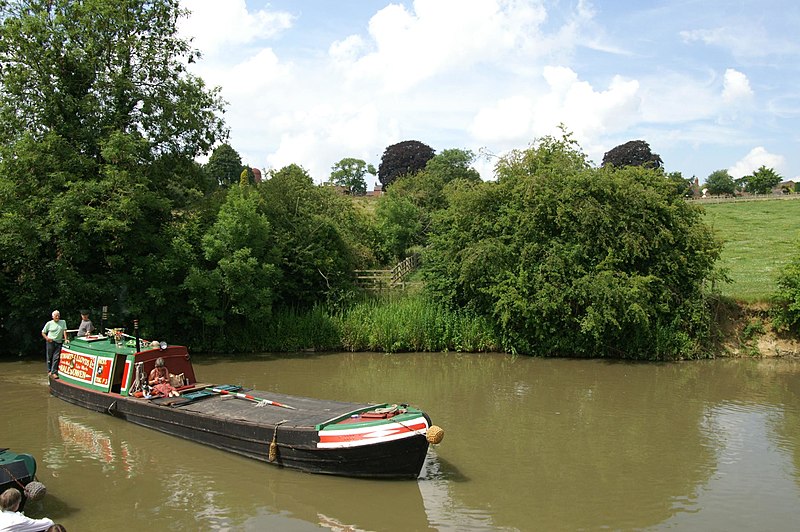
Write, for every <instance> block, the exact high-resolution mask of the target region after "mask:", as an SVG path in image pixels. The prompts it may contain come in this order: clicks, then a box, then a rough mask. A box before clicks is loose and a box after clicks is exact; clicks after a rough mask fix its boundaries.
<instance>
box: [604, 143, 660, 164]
mask: <svg viewBox="0 0 800 532" xmlns="http://www.w3.org/2000/svg"><path fill="white" fill-rule="evenodd" d="M603 166H615V167H617V168H622V167H623V166H644V167H646V168H663V166H664V162H663V161H662V160H661V156H660V155H658V154H657V153H653V152H652V151H651V150H650V145H649V144H648V143H647V142H645V141H643V140H631V141H628V142H626V143H625V144H620V145H619V146H617V147H615V148H613V149H611V150H609V151H607V152H606V153H605V154H604V155H603Z"/></svg>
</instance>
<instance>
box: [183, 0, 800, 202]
mask: <svg viewBox="0 0 800 532" xmlns="http://www.w3.org/2000/svg"><path fill="white" fill-rule="evenodd" d="M181 4H182V7H184V8H186V9H188V10H189V11H191V15H190V16H189V17H187V18H186V19H184V20H182V21H181V25H180V32H181V35H182V36H184V37H187V38H191V39H192V44H193V46H194V47H196V48H197V49H198V50H200V52H201V53H202V58H201V59H200V60H199V61H197V62H195V63H193V64H191V65H190V67H191V69H192V73H193V74H195V75H198V76H200V77H202V78H203V79H204V80H205V82H206V84H207V85H208V86H210V87H216V86H218V87H220V88H221V94H222V97H223V99H224V100H225V101H226V102H227V107H226V113H225V115H224V116H225V121H226V123H227V125H228V127H229V128H230V139H229V143H230V144H231V146H232V147H233V148H234V149H235V150H236V151H237V152H238V153H239V154H240V155H241V156H242V161H243V162H244V163H245V164H249V165H250V166H253V167H256V168H260V169H262V170H269V169H279V168H282V167H284V166H286V165H288V164H292V163H294V164H298V165H300V166H302V167H303V168H305V169H306V170H307V171H308V172H309V173H310V174H311V176H312V177H313V178H314V180H315V181H316V182H318V183H321V182H323V181H326V180H327V179H328V177H329V175H330V171H331V167H332V166H333V165H334V164H335V163H336V162H338V161H340V160H341V159H343V158H346V157H354V158H357V159H363V160H364V161H366V162H367V163H370V164H373V165H374V166H375V167H376V168H377V167H378V165H379V164H380V159H381V156H382V154H383V151H384V150H385V148H386V147H387V146H390V145H392V144H395V143H397V142H401V141H404V140H417V141H420V142H423V143H425V144H427V145H429V146H430V147H431V148H433V149H434V150H435V151H436V152H437V153H439V152H441V151H442V150H446V149H451V148H459V149H465V150H471V151H472V152H473V153H475V154H476V156H477V159H476V162H475V167H476V168H477V169H478V170H479V171H480V173H481V176H482V177H483V178H484V179H487V180H488V179H493V178H494V173H493V168H494V165H495V163H496V162H497V159H498V157H501V156H502V155H503V154H505V153H507V152H508V151H509V150H511V149H526V148H528V147H529V146H530V145H531V144H532V143H534V142H535V141H536V140H537V139H540V138H542V137H543V136H546V135H560V132H559V129H558V127H559V124H564V125H565V126H566V128H567V130H568V131H570V132H571V133H572V134H573V137H574V138H575V139H576V140H577V141H578V142H579V144H580V146H581V148H582V149H583V151H584V152H585V153H586V154H587V155H588V156H589V158H590V159H591V160H592V161H593V163H594V164H595V165H600V163H601V162H602V160H603V154H604V153H605V152H607V151H609V150H610V149H612V148H614V147H615V146H618V145H620V144H623V143H625V142H627V141H629V140H644V141H646V142H647V143H649V145H650V148H651V150H652V151H653V152H654V153H657V154H659V155H660V156H661V158H662V160H663V161H664V167H665V169H666V170H667V171H668V172H676V171H678V172H681V173H682V174H683V176H684V177H692V176H696V177H697V178H698V179H699V180H700V182H701V183H702V182H703V181H704V180H705V179H706V178H707V177H708V175H709V174H710V173H711V172H713V171H715V170H721V169H727V170H728V172H729V173H730V174H731V176H732V177H734V178H738V177H742V176H744V175H748V174H750V173H752V172H753V170H755V169H757V168H759V167H760V166H762V165H764V166H767V167H769V168H773V169H775V170H776V171H777V172H778V173H780V174H781V175H782V176H783V177H784V178H785V179H795V180H797V181H800V149H798V148H800V128H798V119H800V37H798V35H799V34H798V28H800V2H797V0H786V1H783V0H782V1H777V0H775V1H773V0H752V1H749V0H738V1H737V0H685V1H649V2H634V1H628V0H604V1H602V2H601V1H597V2H591V1H589V0H577V1H568V0H408V1H394V2H389V1H386V0H380V1H379V0H275V1H272V2H267V1H264V0H225V1H224V2H221V1H219V0H181ZM370 178H371V176H370ZM374 183H375V179H368V184H369V186H370V187H371V186H372V185H373V184H374Z"/></svg>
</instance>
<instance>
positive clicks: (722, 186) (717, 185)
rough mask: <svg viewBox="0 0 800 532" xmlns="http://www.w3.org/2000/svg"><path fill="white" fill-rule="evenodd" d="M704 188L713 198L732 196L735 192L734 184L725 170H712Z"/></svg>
mask: <svg viewBox="0 0 800 532" xmlns="http://www.w3.org/2000/svg"><path fill="white" fill-rule="evenodd" d="M705 188H707V189H708V193H709V194H712V195H714V196H719V195H722V194H730V195H732V194H733V193H734V192H735V191H736V183H735V182H734V181H733V178H732V177H731V175H730V174H729V173H728V171H727V170H714V171H713V172H711V173H710V174H709V175H708V178H706V185H705Z"/></svg>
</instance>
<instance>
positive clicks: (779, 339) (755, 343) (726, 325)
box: [716, 303, 800, 358]
mask: <svg viewBox="0 0 800 532" xmlns="http://www.w3.org/2000/svg"><path fill="white" fill-rule="evenodd" d="M716 316H717V320H716V321H717V326H718V327H719V333H720V334H719V336H720V341H719V342H718V344H717V350H716V351H717V355H718V356H723V357H726V356H727V357H763V358H772V357H792V356H797V357H800V339H798V338H797V337H795V336H792V335H788V334H786V333H781V332H777V331H775V329H774V328H773V327H772V321H771V320H770V318H769V312H768V306H767V305H766V304H763V303H757V304H743V303H720V304H719V306H718V308H717V313H716Z"/></svg>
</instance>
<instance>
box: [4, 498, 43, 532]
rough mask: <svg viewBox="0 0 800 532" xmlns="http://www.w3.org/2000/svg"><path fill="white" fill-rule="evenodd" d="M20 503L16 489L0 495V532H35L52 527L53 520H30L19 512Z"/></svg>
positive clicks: (20, 499)
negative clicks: (1, 531) (5, 531)
mask: <svg viewBox="0 0 800 532" xmlns="http://www.w3.org/2000/svg"><path fill="white" fill-rule="evenodd" d="M21 502H22V493H20V491H19V490H18V489H17V488H8V489H7V490H5V491H4V492H3V493H2V494H0V530H21V531H24V532H37V531H39V530H47V529H48V528H49V527H51V526H52V525H53V520H52V519H48V518H47V517H43V518H41V519H31V518H30V517H28V516H26V515H25V514H23V513H22V512H19V511H18V510H19V505H20V503H21Z"/></svg>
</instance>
